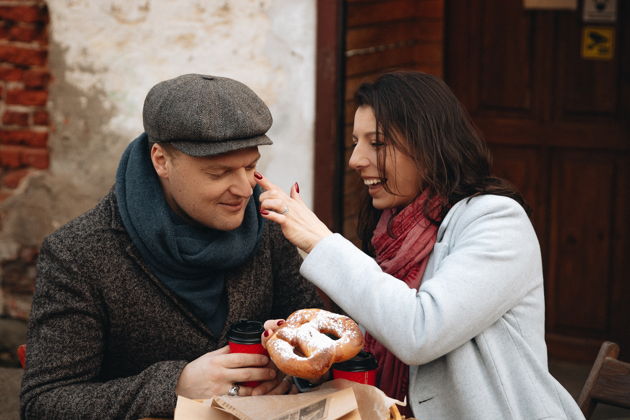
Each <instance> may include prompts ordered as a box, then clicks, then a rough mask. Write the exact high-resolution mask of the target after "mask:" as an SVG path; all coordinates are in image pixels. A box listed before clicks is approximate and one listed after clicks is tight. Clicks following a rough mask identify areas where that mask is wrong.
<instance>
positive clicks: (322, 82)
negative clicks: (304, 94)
mask: <svg viewBox="0 0 630 420" xmlns="http://www.w3.org/2000/svg"><path fill="white" fill-rule="evenodd" d="M343 10H344V2H343V1H337V0H334V1H331V0H318V1H317V55H316V88H315V89H316V90H315V168H314V173H315V180H314V187H315V194H314V196H313V207H314V211H315V213H316V214H317V215H318V216H319V218H320V219H321V220H322V221H323V222H324V223H326V225H327V226H328V227H329V228H330V229H332V230H333V231H337V232H339V231H341V223H342V221H341V214H342V213H341V212H342V203H343V200H342V199H341V194H342V180H343V178H342V176H341V171H342V170H343V166H342V165H343V162H342V159H343V153H341V146H340V144H343V142H342V141H341V140H342V139H341V136H342V133H343V129H342V128H343V126H342V124H343V96H342V92H343V90H342V87H343V67H344V31H343Z"/></svg>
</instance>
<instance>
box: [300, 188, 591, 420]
mask: <svg viewBox="0 0 630 420" xmlns="http://www.w3.org/2000/svg"><path fill="white" fill-rule="evenodd" d="M301 273H302V275H304V276H305V277H306V278H308V279H309V280H310V281H311V282H313V283H314V284H315V285H316V286H318V287H320V288H321V289H322V290H323V291H324V292H325V293H326V294H328V295H329V296H330V297H331V298H332V299H333V300H334V301H335V302H336V303H337V304H338V305H339V306H340V307H341V308H342V309H343V310H345V311H346V312H347V313H348V314H349V315H350V316H352V317H353V318H354V319H355V320H356V321H358V322H359V323H360V324H361V325H362V326H364V327H365V328H366V329H367V330H368V331H369V332H370V333H371V334H372V335H373V336H374V337H375V338H376V339H377V340H379V341H380V342H381V343H383V344H384V345H385V346H386V347H387V348H389V349H390V350H391V351H393V352H394V354H395V355H396V356H397V357H398V358H399V359H401V360H402V361H403V362H404V363H406V364H408V365H410V390H409V396H410V397H409V398H410V403H411V407H412V409H413V412H414V414H415V416H416V417H417V418H419V419H440V420H444V419H582V418H584V417H583V416H582V414H581V412H580V410H579V408H578V406H577V404H576V403H575V401H574V400H573V398H572V397H571V395H570V394H569V393H568V392H567V391H566V390H565V389H564V388H563V387H562V386H561V385H560V384H559V383H558V382H557V381H556V380H555V379H554V378H553V377H552V376H551V374H550V373H549V372H548V369H547V348H546V344H545V341H544V334H545V331H544V328H545V321H544V312H545V308H544V294H543V274H542V264H541V257H540V249H539V245H538V240H537V238H536V235H535V233H534V230H533V227H532V225H531V223H530V221H529V219H528V218H527V215H526V214H525V212H524V210H523V208H522V207H521V206H520V205H519V204H518V203H516V202H515V201H514V200H512V199H510V198H506V197H500V196H494V195H482V196H478V197H474V198H472V199H470V200H469V199H466V200H462V201H460V202H458V203H457V204H456V205H455V206H453V208H452V209H451V210H450V211H449V212H448V214H447V215H446V217H445V219H444V221H443V222H442V223H441V225H440V227H439V230H438V235H437V242H436V244H435V248H434V250H433V253H432V255H431V257H430V259H429V263H428V266H427V269H426V271H425V273H424V277H423V280H422V283H421V287H420V289H419V290H418V291H416V290H413V289H410V288H408V286H407V285H406V284H405V283H404V282H402V281H400V280H397V279H395V278H394V277H392V276H390V275H388V274H386V273H384V272H383V271H382V270H381V269H380V267H379V266H378V265H377V264H376V262H375V261H374V260H373V259H372V258H370V257H369V256H368V255H366V254H364V253H363V252H361V251H360V250H359V249H358V248H356V247H355V246H354V245H353V244H352V243H350V242H349V241H347V240H345V239H344V238H343V237H342V236H340V235H338V234H335V235H332V236H329V237H327V238H325V239H324V240H322V241H321V242H320V243H319V244H318V245H317V246H316V247H315V248H314V249H313V251H312V252H311V253H310V254H309V255H308V257H307V258H306V259H305V261H304V263H303V264H302V266H301Z"/></svg>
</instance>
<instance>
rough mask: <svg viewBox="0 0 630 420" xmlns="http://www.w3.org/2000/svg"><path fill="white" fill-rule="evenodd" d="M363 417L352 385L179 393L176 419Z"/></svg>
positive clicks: (322, 419)
mask: <svg viewBox="0 0 630 420" xmlns="http://www.w3.org/2000/svg"><path fill="white" fill-rule="evenodd" d="M234 419H238V420H258V419H265V420H336V419H343V420H360V419H361V417H360V416H359V412H358V409H357V401H356V399H355V397H354V392H353V391H352V388H345V389H341V390H335V389H326V390H316V391H313V392H308V393H304V394H296V395H262V396H256V397H228V396H218V397H214V398H213V399H210V400H205V401H202V402H198V401H194V400H189V399H187V398H184V397H178V399H177V406H176V407H175V420H234Z"/></svg>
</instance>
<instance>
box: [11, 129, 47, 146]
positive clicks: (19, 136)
mask: <svg viewBox="0 0 630 420" xmlns="http://www.w3.org/2000/svg"><path fill="white" fill-rule="evenodd" d="M47 141H48V133H47V132H40V131H28V130H2V131H0V143H1V144H23V145H25V146H32V147H45V146H46V143H47Z"/></svg>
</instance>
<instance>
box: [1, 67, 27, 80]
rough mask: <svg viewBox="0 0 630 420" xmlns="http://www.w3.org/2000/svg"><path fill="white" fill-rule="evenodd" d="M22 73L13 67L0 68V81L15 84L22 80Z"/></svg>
mask: <svg viewBox="0 0 630 420" xmlns="http://www.w3.org/2000/svg"><path fill="white" fill-rule="evenodd" d="M23 73H24V71H22V70H21V69H16V68H15V67H0V80H5V81H7V82H17V81H20V80H22V76H23Z"/></svg>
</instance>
